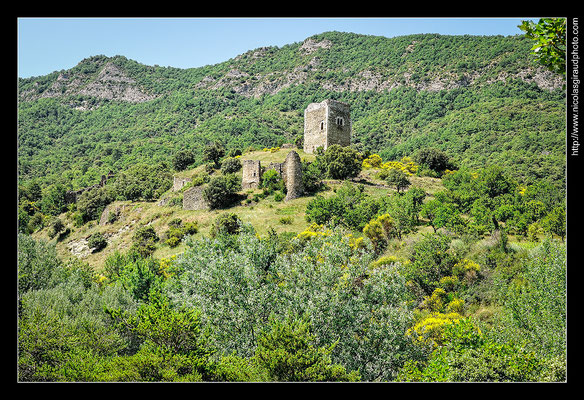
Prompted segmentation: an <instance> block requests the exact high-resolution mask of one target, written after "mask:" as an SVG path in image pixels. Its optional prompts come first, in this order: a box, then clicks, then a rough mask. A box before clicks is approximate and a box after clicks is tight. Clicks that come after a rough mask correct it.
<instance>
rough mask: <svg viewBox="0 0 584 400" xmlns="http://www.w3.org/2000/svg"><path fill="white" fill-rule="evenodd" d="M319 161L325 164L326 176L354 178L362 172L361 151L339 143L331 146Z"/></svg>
mask: <svg viewBox="0 0 584 400" xmlns="http://www.w3.org/2000/svg"><path fill="white" fill-rule="evenodd" d="M317 157H318V156H317ZM318 162H319V163H321V165H322V166H323V168H324V171H325V174H326V176H328V177H329V178H332V179H347V178H353V177H355V176H357V175H358V174H359V172H361V157H360V155H359V153H358V152H357V151H355V150H353V149H351V148H350V147H342V146H340V145H338V144H334V145H332V146H329V147H328V148H327V149H326V151H325V152H324V154H323V155H322V160H319V161H318Z"/></svg>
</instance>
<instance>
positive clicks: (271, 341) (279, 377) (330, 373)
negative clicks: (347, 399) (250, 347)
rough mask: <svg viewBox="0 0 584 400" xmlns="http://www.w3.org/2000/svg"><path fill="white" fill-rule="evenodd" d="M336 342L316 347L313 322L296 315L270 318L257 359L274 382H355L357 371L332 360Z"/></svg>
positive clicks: (357, 378)
mask: <svg viewBox="0 0 584 400" xmlns="http://www.w3.org/2000/svg"><path fill="white" fill-rule="evenodd" d="M334 347H335V344H334V343H333V344H332V345H331V346H328V347H324V346H322V347H317V345H316V337H315V336H314V334H312V333H311V332H310V324H309V322H307V321H302V320H299V319H294V318H287V319H286V320H285V321H282V322H280V321H277V320H275V319H273V320H272V321H270V329H269V330H267V331H265V332H264V333H262V335H260V337H259V338H258V347H257V349H256V351H255V354H254V360H256V361H257V363H258V365H260V366H261V367H263V368H265V369H266V371H267V373H268V376H269V377H270V379H271V380H274V381H283V382H354V381H358V380H359V373H358V372H357V371H351V372H347V371H346V369H345V368H344V367H343V366H342V365H339V364H333V363H332V361H331V356H330V354H331V352H332V350H333V349H334Z"/></svg>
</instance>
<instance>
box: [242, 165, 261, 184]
mask: <svg viewBox="0 0 584 400" xmlns="http://www.w3.org/2000/svg"><path fill="white" fill-rule="evenodd" d="M261 176H262V167H261V165H260V162H259V160H243V168H242V179H241V188H242V189H257V188H258V187H259V185H260V179H261Z"/></svg>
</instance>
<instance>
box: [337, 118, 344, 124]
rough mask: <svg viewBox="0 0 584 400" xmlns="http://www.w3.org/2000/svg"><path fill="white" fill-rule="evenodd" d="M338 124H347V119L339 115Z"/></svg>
mask: <svg viewBox="0 0 584 400" xmlns="http://www.w3.org/2000/svg"><path fill="white" fill-rule="evenodd" d="M337 125H340V126H343V125H345V119H344V118H343V117H337Z"/></svg>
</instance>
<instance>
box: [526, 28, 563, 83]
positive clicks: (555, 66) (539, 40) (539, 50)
mask: <svg viewBox="0 0 584 400" xmlns="http://www.w3.org/2000/svg"><path fill="white" fill-rule="evenodd" d="M518 27H519V29H521V30H522V31H524V32H525V36H526V37H527V38H528V39H531V40H533V41H534V44H533V47H532V48H531V54H533V55H534V56H535V59H536V60H537V61H538V62H539V63H540V64H542V65H544V66H545V67H546V68H548V69H549V70H550V71H553V72H555V73H558V74H562V75H565V74H566V19H565V18H541V19H540V20H539V21H538V22H537V23H534V22H533V21H521V25H518Z"/></svg>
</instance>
